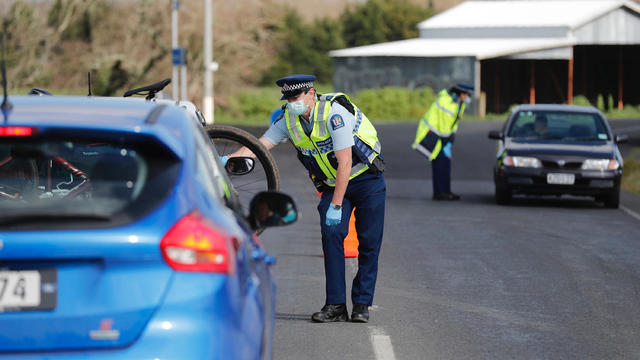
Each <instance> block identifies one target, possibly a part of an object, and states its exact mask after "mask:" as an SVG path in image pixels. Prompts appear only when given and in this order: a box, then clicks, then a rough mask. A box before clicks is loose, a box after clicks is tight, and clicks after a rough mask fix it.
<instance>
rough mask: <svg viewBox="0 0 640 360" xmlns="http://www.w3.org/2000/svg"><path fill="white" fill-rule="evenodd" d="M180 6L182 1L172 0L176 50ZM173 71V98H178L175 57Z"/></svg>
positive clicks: (175, 47)
mask: <svg viewBox="0 0 640 360" xmlns="http://www.w3.org/2000/svg"><path fill="white" fill-rule="evenodd" d="M178 8H180V2H179V1H178V0H173V1H172V2H171V50H172V51H175V49H177V48H178ZM173 60H174V61H173V73H172V75H171V80H172V82H173V85H171V87H172V88H173V98H174V99H175V100H178V96H179V95H178V83H177V81H178V65H177V64H176V61H175V59H173Z"/></svg>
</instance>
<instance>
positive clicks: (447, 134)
mask: <svg viewBox="0 0 640 360" xmlns="http://www.w3.org/2000/svg"><path fill="white" fill-rule="evenodd" d="M420 121H422V122H423V123H424V124H425V125H426V126H427V127H428V128H429V130H431V131H433V132H434V133H436V135H438V136H440V137H443V138H446V137H449V136H451V134H453V133H454V132H455V131H452V132H448V133H443V132H440V131H438V130H436V129H434V128H433V126H431V124H429V122H428V121H427V119H425V118H424V117H422V119H420Z"/></svg>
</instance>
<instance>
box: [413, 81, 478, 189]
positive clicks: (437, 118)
mask: <svg viewBox="0 0 640 360" xmlns="http://www.w3.org/2000/svg"><path fill="white" fill-rule="evenodd" d="M473 89H474V87H473V85H468V84H457V85H455V86H453V87H451V88H450V89H443V90H442V91H440V93H438V97H437V99H436V101H435V102H434V103H433V104H432V105H431V107H429V110H427V112H426V114H425V115H424V116H423V117H422V119H420V122H419V123H418V131H417V132H416V138H415V141H414V143H413V145H412V146H411V147H412V148H413V149H415V150H417V151H418V152H420V153H421V154H423V155H424V156H426V157H427V158H428V159H429V161H431V169H432V176H433V199H434V200H459V199H460V196H459V195H457V194H454V193H452V192H451V147H452V145H453V140H454V138H455V133H456V131H458V121H460V118H461V117H462V114H463V113H464V110H465V108H466V106H467V105H468V104H469V103H470V102H471V94H472V93H473Z"/></svg>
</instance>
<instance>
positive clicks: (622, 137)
mask: <svg viewBox="0 0 640 360" xmlns="http://www.w3.org/2000/svg"><path fill="white" fill-rule="evenodd" d="M614 139H615V142H616V143H617V144H622V143H626V142H627V141H629V136H628V135H627V134H620V135H616V136H615V137H614Z"/></svg>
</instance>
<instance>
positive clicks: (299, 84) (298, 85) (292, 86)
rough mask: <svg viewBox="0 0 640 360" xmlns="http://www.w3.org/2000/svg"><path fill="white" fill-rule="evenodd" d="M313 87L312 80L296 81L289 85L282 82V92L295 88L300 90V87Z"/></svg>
mask: <svg viewBox="0 0 640 360" xmlns="http://www.w3.org/2000/svg"><path fill="white" fill-rule="evenodd" d="M312 87H313V82H311V81H309V82H303V83H297V84H293V85H289V84H284V85H282V92H283V93H284V92H290V91H295V90H300V89H307V88H312Z"/></svg>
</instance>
